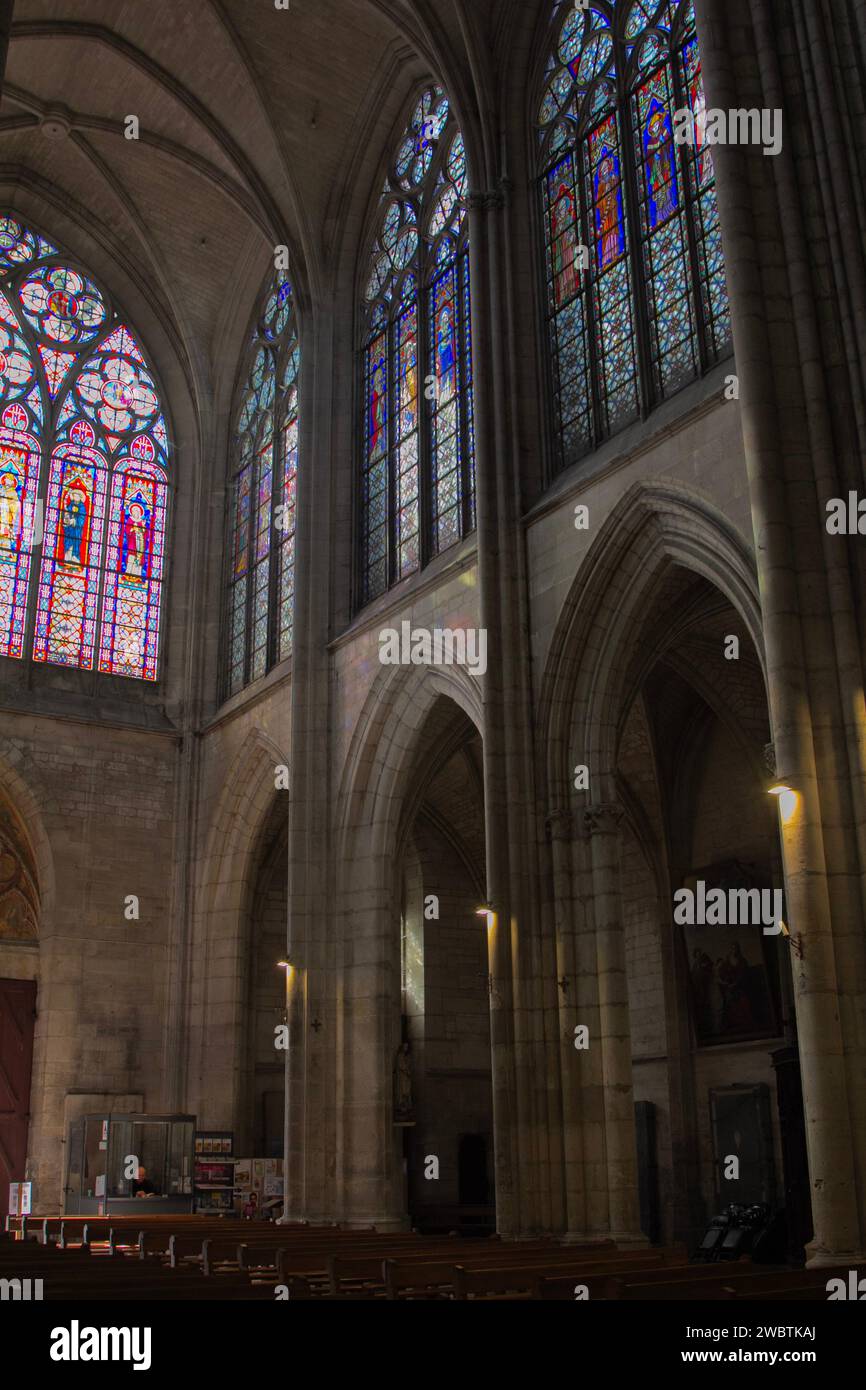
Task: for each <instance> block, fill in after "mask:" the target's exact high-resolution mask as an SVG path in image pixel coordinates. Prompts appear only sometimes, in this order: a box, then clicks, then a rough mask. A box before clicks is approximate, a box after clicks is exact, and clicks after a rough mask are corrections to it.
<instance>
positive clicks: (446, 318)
mask: <svg viewBox="0 0 866 1390" xmlns="http://www.w3.org/2000/svg"><path fill="white" fill-rule="evenodd" d="M454 348H455V344H454V309H453V305H452V303H451V300H450V299H446V300H445V302H444V304H443V305H442V306H441V308H440V310H439V317H438V319H437V323H436V356H437V366H438V373H437V374H438V378H439V399H440V401H447V400H450V399H451V397H452V396H453V395H454V394H455V392H456V390H457V382H456V375H455V367H456V357H455V351H454Z"/></svg>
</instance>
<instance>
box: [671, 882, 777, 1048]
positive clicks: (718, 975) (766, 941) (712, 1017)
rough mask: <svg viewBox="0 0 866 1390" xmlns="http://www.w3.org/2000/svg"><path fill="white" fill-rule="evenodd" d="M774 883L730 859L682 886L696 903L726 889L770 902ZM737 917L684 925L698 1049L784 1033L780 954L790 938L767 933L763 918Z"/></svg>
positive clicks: (730, 894)
mask: <svg viewBox="0 0 866 1390" xmlns="http://www.w3.org/2000/svg"><path fill="white" fill-rule="evenodd" d="M769 881H770V880H769V876H768V875H767V874H765V873H763V872H762V871H761V870H759V869H758V868H756V867H755V866H754V865H751V864H748V865H747V864H742V863H740V862H739V861H726V862H724V863H719V864H714V865H710V866H709V867H707V868H705V869H700V870H698V871H696V872H695V873H693V874H690V875H688V876H687V877H686V878H685V879H684V880H683V887H684V888H685V889H688V890H690V891H691V892H692V893H693V894H694V895H695V899H696V901H700V900H701V898H702V897H703V898H704V899H706V897H707V896H708V894H709V893H710V892H711V890H713V889H716V890H717V889H721V890H722V891H723V893H724V894H725V896H726V900H727V901H728V902H730V903H734V902H735V901H736V902H739V901H741V900H742V899H741V898H740V897H739V896H737V890H747V891H752V890H758V891H759V892H762V893H763V895H764V901H766V900H767V895H768V887H767V885H768V883H769ZM743 901H744V900H743ZM697 915H700V914H697ZM719 915H721V916H722V917H724V916H725V914H724V913H721V914H719ZM735 915H736V914H734V913H731V914H729V915H728V921H727V922H725V921H723V922H721V923H720V924H717V925H716V924H710V923H709V922H706V923H704V922H694V923H692V922H687V923H686V924H680V925H679V930H680V931H681V932H682V939H683V945H684V949H685V953H686V962H687V968H688V979H689V1001H690V1006H691V1016H692V1025H693V1028H694V1035H695V1042H696V1044H697V1046H698V1047H718V1046H720V1045H722V1044H725V1043H741V1042H757V1041H759V1040H760V1039H762V1038H777V1037H780V1036H781V1032H782V1027H781V999H780V992H779V952H780V951H784V950H787V946H786V945H785V942H786V937H785V936H784V935H783V934H781V933H780V934H777V935H766V934H765V931H764V925H763V922H762V921H761V920H758V921H757V922H756V923H755V922H752V921H747V922H743V921H742V920H739V921H738V920H734V918H735Z"/></svg>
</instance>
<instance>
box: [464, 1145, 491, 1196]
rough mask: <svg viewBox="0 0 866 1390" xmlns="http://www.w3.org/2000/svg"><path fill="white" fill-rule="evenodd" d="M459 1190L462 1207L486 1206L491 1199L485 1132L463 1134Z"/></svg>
mask: <svg viewBox="0 0 866 1390" xmlns="http://www.w3.org/2000/svg"><path fill="white" fill-rule="evenodd" d="M457 1190H458V1192H459V1201H460V1205H461V1207H486V1206H487V1204H488V1202H489V1201H490V1178H489V1175H488V1172H487V1136H486V1135H485V1134H464V1135H462V1136H461V1138H460V1147H459V1149H458V1153H457Z"/></svg>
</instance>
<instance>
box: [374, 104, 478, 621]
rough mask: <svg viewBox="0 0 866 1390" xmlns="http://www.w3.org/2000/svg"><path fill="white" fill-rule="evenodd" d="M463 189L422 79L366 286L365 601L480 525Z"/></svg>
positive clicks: (452, 136) (445, 108)
mask: <svg viewBox="0 0 866 1390" xmlns="http://www.w3.org/2000/svg"><path fill="white" fill-rule="evenodd" d="M466 194H467V175H466V152H465V150H464V147H463V137H462V135H461V134H460V131H459V129H458V127H457V123H456V121H455V120H454V117H453V115H452V113H451V110H450V107H449V104H448V99H447V97H446V96H445V93H444V92H443V91H442V90H441V89H440V88H439V87H429V88H428V89H427V90H426V91H424V92H423V93H422V95H421V97H420V98H419V99H418V100H417V101H416V103H415V105H414V108H413V111H412V115H411V118H410V120H409V122H408V125H407V127H406V129H405V131H404V133H403V135H402V138H401V139H400V141H399V143H398V146H397V153H396V156H395V158H394V161H393V163H392V165H391V167H390V168H389V171H388V177H387V179H386V181H385V187H384V189H383V192H382V196H381V199H380V202H379V207H378V210H377V215H376V235H375V238H374V241H373V247H372V251H371V254H370V259H369V267H368V271H367V275H366V280H365V284H364V296H363V305H362V335H363V337H362V354H361V355H362V365H363V410H364V420H363V447H362V469H361V481H360V515H361V558H360V566H359V568H360V575H359V598H360V602H361V603H367V602H368V601H369V600H370V599H373V598H375V597H376V596H377V595H378V594H381V593H383V592H384V591H385V590H386V589H388V588H389V587H390V586H391V585H392V584H396V583H398V582H399V581H400V580H401V579H404V578H406V576H407V575H410V574H413V573H415V571H417V570H418V569H420V568H422V566H423V565H425V564H426V563H427V562H428V561H429V560H431V559H433V558H434V556H436V555H438V554H439V553H440V552H441V551H444V550H446V549H447V548H448V547H449V546H451V545H453V544H454V543H455V542H456V541H459V540H460V539H461V538H462V537H463V536H465V535H467V534H468V532H470V531H471V530H472V529H473V528H474V526H475V462H474V454H475V449H474V426H473V399H472V344H471V332H470V315H469V308H470V300H469V288H470V286H469V247H468V219H467V216H466Z"/></svg>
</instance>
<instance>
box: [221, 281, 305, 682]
mask: <svg viewBox="0 0 866 1390" xmlns="http://www.w3.org/2000/svg"><path fill="white" fill-rule="evenodd" d="M299 368H300V351H299V347H298V333H297V324H296V320H295V312H294V304H293V299H292V287H291V283H290V280H289V277H288V275H287V273H286V272H285V271H282V270H278V271H276V272H275V274H274V275H273V276H272V278H271V280H270V281H269V284H268V288H267V290H266V292H265V294H264V296H263V298H262V302H261V305H260V308H259V311H258V312H257V314H256V318H255V322H254V325H253V328H252V330H251V333H250V338H249V343H248V346H247V351H246V357H245V362H244V370H243V372H242V375H241V390H240V399H239V402H238V404H237V407H236V411H235V430H234V438H233V443H232V480H231V499H232V510H231V520H230V525H231V546H230V556H229V566H230V572H229V581H228V663H227V679H226V694H227V695H234V694H236V693H237V692H238V691H239V690H242V689H243V688H244V686H246V685H249V684H251V683H252V682H253V681H256V680H258V679H259V678H260V677H261V676H264V675H265V674H266V673H267V672H268V671H269V670H270V669H271V668H272V667H273V666H274V665H276V663H277V662H280V661H283V660H285V658H286V657H288V656H289V655H290V654H291V650H292V631H293V621H294V595H295V489H296V482H297V468H298V427H299V418H298V372H299Z"/></svg>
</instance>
